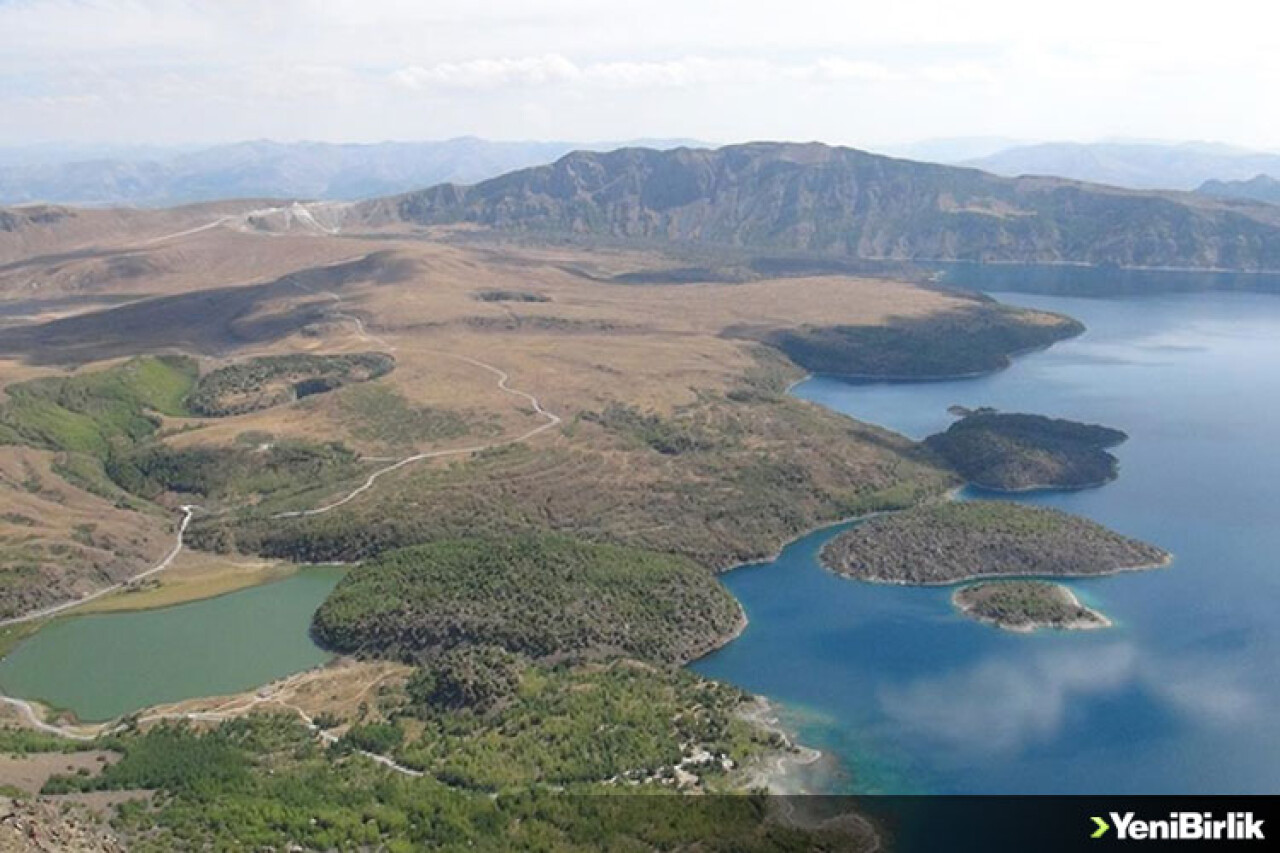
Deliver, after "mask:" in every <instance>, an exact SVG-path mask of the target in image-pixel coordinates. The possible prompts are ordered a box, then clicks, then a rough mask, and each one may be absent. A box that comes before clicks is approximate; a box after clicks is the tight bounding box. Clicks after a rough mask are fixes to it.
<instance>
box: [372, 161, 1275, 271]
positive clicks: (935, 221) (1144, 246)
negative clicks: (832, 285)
mask: <svg viewBox="0 0 1280 853" xmlns="http://www.w3.org/2000/svg"><path fill="white" fill-rule="evenodd" d="M360 222H363V224H364V225H365V226H370V225H386V224H388V223H394V222H407V223H411V224H415V225H420V226H429V225H444V224H458V223H470V224H478V225H482V226H488V227H490V228H495V229H500V230H505V231H515V232H523V233H526V234H536V235H556V236H564V235H570V236H583V237H593V238H608V239H621V240H628V241H644V242H652V241H663V242H667V241H671V242H676V243H690V244H700V245H717V246H733V247H750V248H752V249H755V250H764V251H783V252H799V253H806V254H818V255H825V256H834V257H859V258H886V259H895V260H943V261H948V260H959V261H980V262H988V263H1041V264H1057V263H1071V264H1077V263H1081V264H1097V265H1116V266H1134V267H1143V266H1157V267H1186V268H1223V269H1242V270H1259V269H1280V239H1277V238H1280V211H1277V210H1275V209H1273V208H1270V207H1267V206H1264V205H1241V204H1238V203H1237V204H1225V203H1222V202H1218V201H1216V200H1212V199H1207V198H1204V197H1202V196H1196V195H1193V194H1175V193H1168V194H1153V193H1139V192H1132V191H1126V190H1119V189H1114V188H1110V187H1101V186H1093V185H1089V184H1080V183H1073V182H1069V181H1063V180H1058V179H1051V178H1018V179H1009V178H1000V177H996V176H994V175H990V174H986V173H984V172H980V171H977V170H974V169H962V168H956V167H952V166H938V165H932V164H926V163H914V162H911V161H907V160H896V159H893V158H889V157H882V156H878V155H874V154H868V153H866V152H863V151H857V150H854V149H850V148H833V147H829V146H826V145H820V144H817V143H811V144H803V145H802V144H790V143H767V142H761V143H751V144H747V145H732V146H727V147H725V148H719V149H714V150H711V149H690V148H679V149H676V150H673V151H654V150H650V149H644V148H628V149H621V150H618V151H612V152H609V153H604V154H601V153H593V152H584V151H579V152H574V153H572V154H569V155H567V156H565V157H563V158H561V159H560V160H558V161H556V162H555V163H553V164H551V165H549V166H539V167H536V168H531V169H524V170H521V171H518V172H513V173H511V174H508V175H503V176H502V177H499V178H494V179H492V180H489V181H485V182H483V183H480V184H477V185H475V186H471V187H463V186H457V185H453V184H443V185H440V186H436V187H433V188H431V189H427V190H423V191H420V192H416V193H410V194H407V195H402V196H395V197H392V198H388V199H382V200H378V201H374V202H367V203H363V204H361V205H359V206H357V207H356V208H355V209H354V210H353V211H352V212H351V217H350V222H349V226H348V227H351V225H352V224H354V223H360Z"/></svg>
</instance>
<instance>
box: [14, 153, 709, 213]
mask: <svg viewBox="0 0 1280 853" xmlns="http://www.w3.org/2000/svg"><path fill="white" fill-rule="evenodd" d="M682 142H687V140H672V141H668V140H652V141H646V144H648V145H651V146H653V147H659V148H665V147H671V146H673V145H677V144H681V143H682ZM616 146H617V143H599V144H587V145H583V144H582V143H571V142H494V141H490V140H484V139H477V138H474V137H463V138H459V139H450V140H445V141H440V142H382V143H376V144H333V143H324V142H294V143H280V142H269V141H255V142H240V143H233V144H229V145H217V146H214V147H211V148H204V149H198V150H169V151H164V150H157V149H146V148H133V149H130V148H117V149H111V148H104V149H93V148H90V147H76V146H70V147H56V146H50V147H48V148H44V147H39V146H27V147H23V148H10V149H5V150H0V204H20V203H24V202H34V201H45V202H61V203H68V204H91V205H96V204H131V205H147V206H161V205H172V204H181V203H185V202H192V201H210V200H214V199H224V198H305V199H361V198H371V197H374V196H380V195H387V194H389V193H397V192H405V191H407V190H412V189H419V188H421V187H427V186H431V185H433V184H438V183H442V182H446V181H457V182H461V183H473V182H476V181H481V180H484V179H486V178H491V177H494V176H495V175H500V174H503V173H504V172H509V171H511V170H513V169H520V168H524V167H526V166H532V165H536V164H540V163H548V162H550V161H552V160H554V159H555V158H557V157H560V156H562V155H564V154H565V153H567V152H569V151H573V150H576V149H583V148H586V149H595V150H598V149H606V148H613V147H616ZM95 150H101V151H102V152H104V153H103V154H102V155H101V156H92V157H87V158H86V157H83V156H77V155H83V154H85V153H88V152H93V151H95Z"/></svg>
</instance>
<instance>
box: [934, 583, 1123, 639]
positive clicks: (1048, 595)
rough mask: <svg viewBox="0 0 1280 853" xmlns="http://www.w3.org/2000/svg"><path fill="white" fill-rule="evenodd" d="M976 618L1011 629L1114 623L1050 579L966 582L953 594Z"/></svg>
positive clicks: (957, 603)
mask: <svg viewBox="0 0 1280 853" xmlns="http://www.w3.org/2000/svg"><path fill="white" fill-rule="evenodd" d="M951 602H952V604H954V605H955V607H956V609H957V610H959V611H960V612H961V613H963V614H964V615H965V616H968V617H970V618H972V619H977V620H979V621H981V622H989V623H991V624H994V625H998V626H1000V627H1001V628H1006V629H1009V630H1011V631H1033V630H1035V629H1037V628H1071V629H1083V628H1104V627H1106V626H1107V625H1110V624H1111V623H1110V622H1109V621H1108V620H1107V619H1106V617H1104V616H1103V615H1102V614H1100V613H1098V612H1097V611H1096V610H1091V609H1089V608H1088V607H1085V606H1084V605H1082V604H1081V603H1080V602H1079V601H1078V600H1077V599H1076V597H1075V596H1074V595H1073V594H1072V593H1071V590H1069V589H1067V588H1066V587H1065V586H1062V585H1061V584H1056V583H1048V582H1046V581H1027V580H1016V581H986V582H983V583H976V584H970V585H968V586H962V587H960V588H959V589H957V590H956V591H955V593H954V594H953V595H952V596H951Z"/></svg>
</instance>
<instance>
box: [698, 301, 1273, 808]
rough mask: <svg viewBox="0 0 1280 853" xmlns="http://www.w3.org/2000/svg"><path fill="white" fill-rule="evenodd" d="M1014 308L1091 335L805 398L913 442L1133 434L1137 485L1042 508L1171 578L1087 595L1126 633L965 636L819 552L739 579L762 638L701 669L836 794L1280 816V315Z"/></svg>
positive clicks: (1045, 500) (806, 389)
mask: <svg viewBox="0 0 1280 853" xmlns="http://www.w3.org/2000/svg"><path fill="white" fill-rule="evenodd" d="M1005 301H1009V302H1014V303H1017V304H1022V305H1029V306H1034V307H1040V308H1046V309H1050V310H1056V311H1062V312H1064V313H1067V314H1070V315H1072V316H1074V317H1076V318H1078V319H1080V320H1082V321H1083V322H1084V323H1085V324H1086V325H1087V326H1088V332H1087V333H1086V334H1084V335H1083V336H1081V337H1080V338H1077V339H1075V340H1072V341H1068V342H1065V343H1062V344H1059V345H1057V346H1055V347H1053V348H1051V349H1049V350H1046V351H1044V352H1039V353H1035V354H1032V355H1029V356H1026V357H1024V358H1021V359H1019V360H1018V361H1017V362H1016V363H1015V364H1014V366H1013V367H1011V368H1010V369H1008V370H1006V371H1003V372H1001V373H998V374H994V375H991V376H987V377H983V378H978V379H967V380H957V381H947V382H933V383H920V384H871V385H855V384H849V383H845V382H841V381H837V380H832V379H824V378H817V379H812V380H810V381H808V382H806V383H804V384H802V385H801V386H799V387H798V388H797V389H796V393H797V394H799V395H800V396H802V397H805V398H807V399H810V400H814V401H816V402H819V403H821V404H823V405H826V406H830V407H831V408H833V409H837V410H839V411H841V412H845V413H847V414H849V415H851V416H853V417H856V418H859V419H861V420H865V421H870V422H873V423H878V424H882V425H884V426H886V427H889V428H891V429H894V430H897V431H899V432H902V433H904V434H906V435H909V436H911V437H913V438H922V437H924V436H926V435H928V434H929V433H932V432H935V431H938V430H941V429H943V428H945V427H946V425H947V424H948V423H949V422H950V421H951V417H950V416H949V415H948V414H947V411H946V410H947V407H948V406H950V405H952V404H957V403H959V404H963V405H967V406H979V405H985V406H995V407H996V408H999V409H1001V410H1004V411H1027V412H1036V413H1042V414H1048V415H1055V416H1060V417H1070V418H1073V419H1077V420H1085V421H1094V422H1098V423H1102V424H1106V425H1108V426H1114V427H1118V428H1120V429H1123V430H1125V431H1126V432H1128V433H1129V435H1130V440H1129V441H1128V442H1127V443H1126V444H1124V445H1122V446H1121V447H1120V448H1119V449H1118V450H1117V451H1116V453H1117V455H1118V456H1119V457H1120V459H1121V473H1120V478H1119V480H1117V481H1116V482H1114V483H1111V484H1109V485H1107V486H1104V487H1102V488H1099V489H1093V490H1088V491H1083V492H1042V493H1037V494H1035V495H1032V496H1029V497H1026V498H1024V499H1025V500H1027V501H1029V502H1034V503H1039V504H1044V505H1049V506H1056V507H1059V508H1062V509H1064V510H1067V511H1069V512H1074V513H1078V514H1080V515H1084V516H1088V517H1090V518H1093V519H1095V520H1097V521H1099V522H1102V523H1104V524H1106V525H1108V526H1110V527H1112V528H1114V529H1117V530H1119V531H1121V532H1123V533H1126V534H1130V535H1133V536H1138V537H1140V538H1143V539H1146V540H1148V541H1151V542H1154V543H1156V544H1158V545H1161V546H1162V547H1164V548H1166V549H1168V550H1170V551H1172V552H1173V553H1174V555H1175V562H1174V564H1173V565H1172V566H1171V567H1170V568H1167V569H1162V570H1157V571H1152V572H1142V573H1134V574H1127V575H1119V576H1115V577H1108V578H1098V579H1090V580H1084V581H1072V582H1071V583H1070V586H1071V587H1072V588H1073V589H1074V590H1075V591H1076V593H1077V595H1079V596H1080V597H1081V598H1082V599H1083V600H1085V601H1087V602H1088V603H1090V604H1091V605H1093V606H1095V607H1098V608H1100V609H1101V610H1102V611H1103V612H1105V613H1106V614H1107V615H1108V616H1110V617H1111V618H1112V619H1113V621H1115V623H1116V626H1115V627H1113V628H1111V629H1109V630H1103V631H1093V632H1040V633H1037V634H1034V635H1022V634H1013V633H1008V632H1004V631H1001V630H999V629H997V628H993V627H989V626H985V625H981V624H977V623H974V622H970V621H968V620H965V619H963V618H961V617H959V616H958V615H956V614H955V613H954V612H953V611H952V609H951V607H950V603H949V593H950V590H947V589H919V588H901V587H886V586H877V585H873V584H865V583H860V582H857V581H852V580H848V579H844V578H839V577H836V576H834V575H831V574H829V573H827V572H825V571H823V570H822V569H821V568H820V567H819V566H818V564H817V562H816V560H815V555H816V553H817V550H818V548H819V547H820V545H821V543H822V542H824V541H825V540H826V539H827V538H829V537H830V536H832V535H834V533H835V531H834V530H828V531H823V532H820V533H817V534H814V535H811V536H809V537H806V538H805V539H802V540H800V541H798V542H796V543H795V544H793V545H792V546H791V547H789V548H788V549H787V550H786V551H785V552H784V553H783V554H782V556H781V557H780V558H779V559H778V560H776V561H774V562H772V563H767V564H762V565H759V566H750V567H746V568H743V569H739V570H737V571H734V572H732V573H730V574H729V575H727V576H726V578H725V580H726V583H727V585H728V586H729V588H730V589H731V590H732V591H733V593H734V594H735V595H737V596H738V598H739V599H740V600H741V601H742V602H743V604H744V606H745V607H746V610H747V613H748V615H749V617H750V619H751V624H750V626H749V627H748V628H747V630H746V631H745V632H744V633H743V635H742V637H741V638H739V639H738V640H736V641H735V642H733V643H731V644H730V645H728V646H726V647H725V648H724V649H722V650H721V651H719V652H717V653H716V654H714V655H712V656H710V657H708V658H706V659H704V660H702V661H700V662H698V663H697V664H696V665H695V669H697V670H698V671H699V672H701V673H704V674H706V675H709V676H712V677H715V678H721V679H724V680H727V681H730V682H733V683H736V684H739V685H741V686H742V687H744V688H746V689H748V690H751V691H753V692H757V693H762V694H764V695H766V696H768V697H770V698H772V699H774V700H777V702H778V703H779V704H780V705H781V708H782V711H783V716H784V720H785V721H786V722H788V723H789V724H790V725H791V727H792V728H794V729H795V730H796V731H797V733H798V734H799V736H800V739H801V740H802V742H804V743H807V744H809V745H812V746H815V747H818V748H819V749H822V750H824V751H825V752H827V753H828V754H829V755H831V756H833V757H834V758H835V759H837V760H838V763H839V765H840V767H839V771H838V772H835V773H827V774H824V775H822V776H821V777H815V779H814V780H811V783H812V784H814V785H816V786H818V787H820V788H822V789H825V790H832V791H851V790H852V791H862V792H890V793H922V792H929V793H934V792H936V793H946V792H953V793H1234V792H1263V793H1276V792H1280V631H1278V630H1277V623H1278V622H1280V557H1278V556H1277V555H1280V451H1278V449H1277V441H1280V298H1277V297H1275V296H1267V295H1257V294H1238V293H1211V294H1188V295H1166V296H1149V297H1135V298H1125V299H1111V300H1107V299H1080V298H1060V297H1038V296H1026V295H1019V296H1010V297H1008V298H1007V299H1005ZM966 496H967V497H970V498H979V499H980V498H982V497H983V496H982V495H976V494H968V495H966Z"/></svg>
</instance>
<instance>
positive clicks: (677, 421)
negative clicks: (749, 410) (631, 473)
mask: <svg viewBox="0 0 1280 853" xmlns="http://www.w3.org/2000/svg"><path fill="white" fill-rule="evenodd" d="M583 420H586V421H589V422H591V423H596V424H599V425H600V426H602V427H604V428H605V429H607V430H610V431H612V432H616V433H621V434H622V435H625V436H628V437H630V438H633V439H635V440H636V441H639V442H641V443H643V444H645V445H647V446H648V447H650V448H652V449H654V450H656V451H658V452H659V453H662V454H665V455H668V456H678V455H679V454H681V453H692V452H695V451H699V450H712V449H714V448H715V447H716V446H717V445H719V444H723V443H724V442H725V441H726V440H728V439H729V438H730V436H727V435H725V434H724V432H723V431H717V430H716V429H715V428H714V427H712V426H711V425H710V424H707V423H705V422H703V421H701V420H699V419H698V418H697V417H696V416H695V417H689V416H686V417H684V418H664V417H662V416H660V415H657V414H654V413H652V412H642V411H640V410H639V409H637V408H635V407H634V406H627V405H624V404H622V403H612V404H610V405H609V406H608V407H606V408H605V409H604V411H602V412H588V413H586V414H584V415H583Z"/></svg>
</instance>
